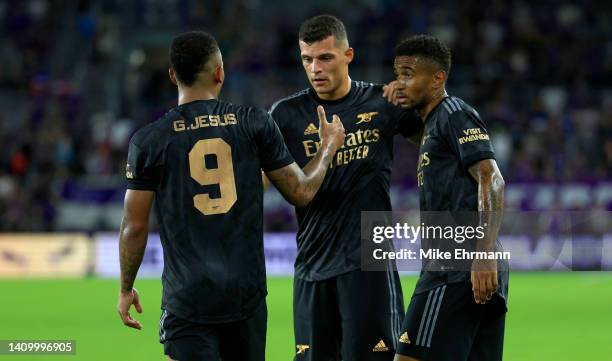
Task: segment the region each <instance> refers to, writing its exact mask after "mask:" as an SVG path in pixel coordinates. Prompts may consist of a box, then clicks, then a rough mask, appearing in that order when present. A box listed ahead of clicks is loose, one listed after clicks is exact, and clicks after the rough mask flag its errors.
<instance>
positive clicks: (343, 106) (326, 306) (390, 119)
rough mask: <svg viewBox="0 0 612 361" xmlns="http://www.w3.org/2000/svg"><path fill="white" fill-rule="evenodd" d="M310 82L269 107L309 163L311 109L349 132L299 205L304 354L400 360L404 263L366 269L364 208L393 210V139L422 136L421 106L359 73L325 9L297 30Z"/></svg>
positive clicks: (297, 290)
mask: <svg viewBox="0 0 612 361" xmlns="http://www.w3.org/2000/svg"><path fill="white" fill-rule="evenodd" d="M299 47H300V53H301V60H302V65H303V67H304V71H305V72H306V76H307V78H308V80H309V82H310V85H311V88H308V89H305V90H302V91H300V92H298V93H296V94H294V95H292V96H289V97H287V98H284V99H281V100H279V101H278V102H276V103H275V104H274V105H273V106H272V108H271V111H270V112H271V114H272V117H273V118H274V120H275V121H276V123H277V124H278V126H279V128H280V131H281V133H282V134H283V137H284V139H285V142H286V143H287V146H288V148H289V151H290V153H291V154H292V155H293V157H294V159H295V160H296V162H297V163H298V165H300V166H301V167H304V166H306V165H307V164H308V162H309V161H310V160H311V159H312V157H313V156H314V155H315V153H316V151H317V149H319V146H320V145H319V142H318V141H317V139H316V134H317V127H316V124H315V123H316V122H315V120H314V118H313V117H312V114H311V112H309V111H308V109H311V108H312V107H315V106H318V105H322V106H323V107H324V108H325V110H326V111H327V112H332V113H334V114H338V115H339V116H340V118H342V122H343V123H344V127H345V129H346V140H345V143H344V145H343V146H342V148H341V149H340V150H339V151H338V153H337V154H336V157H335V158H334V160H333V161H332V164H331V169H330V170H329V171H328V173H327V176H326V178H325V181H324V182H323V185H322V187H321V189H320V191H319V192H318V193H317V195H316V196H315V198H314V199H313V200H312V202H311V203H310V204H308V205H307V206H305V207H304V206H297V207H296V215H297V219H298V231H297V246H298V255H297V258H296V261H295V279H294V301H293V313H294V316H293V317H294V332H295V345H296V350H295V351H296V360H317V361H318V360H345V361H355V360H392V359H393V355H394V353H395V346H396V343H397V340H398V339H399V336H400V335H399V330H400V323H401V319H402V318H403V314H404V306H403V296H402V289H401V286H400V282H399V277H398V274H397V271H396V270H395V269H394V268H393V267H392V266H391V267H389V269H388V272H362V271H361V269H360V268H361V234H360V222H361V211H390V210H391V202H390V199H389V178H390V173H391V162H392V157H393V139H394V136H395V135H396V134H398V133H400V134H402V135H404V136H406V137H418V136H420V133H421V131H422V122H420V120H419V119H418V117H417V115H416V113H415V112H413V111H404V110H402V109H401V108H399V107H395V106H393V105H392V104H389V103H388V102H387V101H386V100H385V98H384V97H383V96H382V95H383V89H382V86H381V85H374V84H372V83H365V82H361V81H353V80H351V78H350V77H349V64H350V63H351V61H352V60H353V56H354V50H353V48H351V47H350V46H349V43H348V39H347V34H346V30H345V27H344V24H343V23H342V22H341V21H340V20H339V19H337V18H336V17H333V16H330V15H319V16H315V17H313V18H311V19H308V20H306V21H305V22H304V23H303V24H302V25H301V28H300V31H299Z"/></svg>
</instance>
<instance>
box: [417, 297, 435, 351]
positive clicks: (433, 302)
mask: <svg viewBox="0 0 612 361" xmlns="http://www.w3.org/2000/svg"><path fill="white" fill-rule="evenodd" d="M439 296H440V287H438V288H436V292H435V293H434V296H433V300H432V302H431V306H430V307H429V312H428V313H427V321H425V331H424V332H423V335H422V336H421V342H420V345H421V346H425V339H426V338H427V335H428V334H429V328H430V327H431V319H432V317H433V314H434V309H435V308H436V306H437V304H438V300H439V299H440V297H439ZM417 344H419V343H418V342H417Z"/></svg>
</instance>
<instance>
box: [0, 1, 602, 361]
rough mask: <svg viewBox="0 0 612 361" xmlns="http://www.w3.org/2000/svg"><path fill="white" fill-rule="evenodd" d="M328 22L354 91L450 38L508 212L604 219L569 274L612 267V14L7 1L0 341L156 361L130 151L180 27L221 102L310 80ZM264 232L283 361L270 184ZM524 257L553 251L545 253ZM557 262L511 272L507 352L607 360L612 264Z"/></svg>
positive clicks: (402, 161)
mask: <svg viewBox="0 0 612 361" xmlns="http://www.w3.org/2000/svg"><path fill="white" fill-rule="evenodd" d="M322 12H325V13H332V14H334V15H337V16H339V17H340V18H341V19H342V20H343V21H344V22H345V24H346V26H347V30H348V35H349V41H350V43H351V46H353V47H354V48H355V52H356V56H355V61H354V62H353V63H352V64H351V67H350V73H351V76H352V78H353V79H356V80H367V81H372V82H380V83H383V82H388V81H389V80H392V78H393V73H392V67H391V64H392V61H393V46H394V44H395V43H396V41H397V40H398V39H400V38H402V37H404V36H407V35H410V34H414V33H422V32H428V33H433V34H435V35H437V36H439V37H441V38H442V39H443V40H444V41H446V42H447V43H448V44H449V45H451V48H452V50H453V66H452V69H451V75H450V80H449V84H448V90H449V93H450V94H453V95H456V96H459V97H461V98H463V99H465V100H466V101H467V102H468V103H471V104H472V105H473V106H475V108H476V109H478V110H479V112H480V114H481V115H482V117H483V119H484V120H485V121H486V122H487V123H488V125H489V128H490V131H491V133H492V138H493V142H494V146H495V148H496V152H497V157H498V159H497V160H498V164H499V165H500V168H501V170H502V173H503V174H504V177H505V179H506V183H507V191H506V208H507V209H508V211H509V212H515V213H516V214H519V213H520V214H523V215H524V214H540V213H537V212H542V211H553V210H554V211H556V212H563V211H574V212H575V211H579V212H583V213H584V212H587V213H592V214H593V215H599V216H598V217H595V216H593V217H591V218H592V219H599V220H600V221H599V222H592V223H594V225H593V227H594V228H592V229H589V231H588V232H587V233H589V232H590V233H593V234H597V235H598V236H599V240H597V241H596V242H600V243H598V244H603V248H602V249H603V250H601V251H600V254H599V256H600V257H599V258H598V259H596V260H595V261H593V257H591V256H588V255H587V256H586V257H583V258H582V259H580V260H579V262H578V263H579V264H577V265H576V267H569V268H574V269H577V268H580V269H591V270H594V269H601V268H604V269H612V236H611V235H610V233H612V231H611V228H610V213H609V211H610V210H611V209H612V137H611V135H612V87H611V84H612V36H611V35H612V11H611V9H610V5H606V4H603V3H599V4H597V3H596V2H594V1H592V2H589V1H573V2H570V1H542V2H531V3H530V2H523V1H513V2H506V1H490V2H487V3H482V2H478V1H462V2H454V1H436V2H427V1H399V0H361V1H334V2H330V1H309V2H297V3H293V2H291V3H290V2H284V1H257V0H244V1H186V0H136V1H119V0H108V1H94V0H92V1H76V0H74V1H71V0H63V1H62V0H58V1H52V0H16V1H8V0H4V1H0V26H1V29H2V31H1V32H0V49H1V54H2V56H1V57H0V107H1V109H2V111H1V112H0V144H2V145H3V152H2V153H1V154H0V231H1V232H2V233H1V234H0V296H1V298H0V305H1V306H2V307H0V339H73V340H76V341H77V356H76V357H74V356H72V357H66V358H65V359H67V360H69V359H82V360H116V359H128V358H129V359H133V360H158V359H159V360H161V359H163V357H162V356H161V346H159V344H157V343H156V342H157V336H156V332H157V321H158V318H159V313H160V312H159V309H158V306H159V300H160V294H161V289H160V282H159V280H158V278H157V277H158V275H159V270H160V267H161V253H160V250H159V247H158V246H157V243H156V242H155V239H156V234H155V233H154V232H155V227H153V229H152V231H153V234H152V236H151V242H150V247H149V248H148V250H147V255H146V257H145V263H144V265H143V268H142V270H141V274H140V275H141V276H149V277H150V278H149V279H142V280H141V279H139V280H138V281H137V286H139V287H140V291H141V293H142V297H143V303H144V308H145V313H144V314H143V315H139V318H140V319H141V320H142V321H143V323H144V326H145V329H144V330H143V331H142V332H140V333H137V332H135V331H133V330H130V329H127V328H125V327H123V326H122V325H121V323H120V321H119V318H118V317H117V315H116V311H115V302H116V293H117V289H118V282H117V280H116V276H117V272H118V267H117V263H116V262H117V259H116V252H117V230H118V226H119V222H120V218H121V209H122V199H123V194H124V178H123V173H124V167H125V156H126V150H127V141H128V140H129V137H130V136H131V134H133V132H134V131H135V130H136V129H138V128H139V127H141V126H142V125H144V124H147V123H148V122H151V121H153V120H154V119H155V118H156V117H157V116H159V115H161V114H163V113H164V112H165V111H166V110H167V109H168V108H170V107H172V106H173V105H174V104H175V102H176V94H175V89H174V88H173V87H172V86H171V84H170V83H169V81H168V80H167V75H166V74H167V65H168V60H167V48H168V44H169V42H170V41H171V39H172V37H173V36H174V35H176V34H177V33H179V32H181V31H183V30H187V29H204V30H207V31H210V32H212V33H213V34H214V35H215V36H216V37H217V39H218V41H219V44H220V46H221V48H222V52H223V55H224V61H225V69H226V72H227V79H226V84H225V85H224V89H223V92H222V94H221V98H222V99H224V100H229V101H232V102H236V103H245V104H251V105H256V106H261V107H269V106H270V105H271V104H272V103H273V102H274V101H275V100H277V99H279V98H281V97H284V96H286V95H289V94H292V93H294V92H296V91H297V90H300V89H303V88H304V87H306V86H307V81H306V78H305V76H304V74H303V71H302V69H301V65H300V62H299V57H298V48H297V41H296V37H297V30H298V27H299V24H300V23H301V22H302V21H303V20H304V19H306V18H307V17H309V16H312V15H315V14H318V13H322ZM416 159H417V149H416V148H415V147H413V146H411V145H408V144H406V143H405V142H403V141H401V140H399V139H398V140H397V143H396V155H395V161H394V170H393V181H392V200H393V203H394V208H395V209H400V210H414V209H417V208H418V193H417V189H416V187H415V179H416V174H415V173H416ZM527 212H531V213H527ZM525 218H529V217H525ZM601 220H603V221H601ZM153 224H154V222H153ZM524 227H526V225H519V226H517V227H516V229H518V230H521V229H524ZM544 228H546V227H544ZM265 229H266V232H267V235H266V246H267V249H266V254H267V257H268V260H269V261H270V264H269V268H268V270H269V274H270V281H269V283H270V290H269V291H270V295H269V297H268V301H269V312H270V317H269V330H268V336H269V337H268V358H267V359H269V360H273V361H275V360H288V359H291V357H292V354H293V353H294V348H293V347H294V346H293V341H292V325H291V276H290V272H291V259H292V257H293V255H294V253H292V252H294V247H295V246H294V241H293V239H292V232H294V231H295V220H294V217H293V213H292V209H291V208H290V207H289V206H288V204H287V203H286V202H285V201H284V200H282V198H281V197H280V196H279V195H278V193H277V192H275V191H274V190H269V191H268V192H267V193H266V198H265ZM543 232H544V233H545V230H544V231H543ZM544 233H543V234H544ZM553 238H554V237H553ZM591 238H592V237H591ZM592 241H593V240H592V239H591V240H590V241H589V240H585V242H592ZM552 242H553V243H554V242H555V240H554V239H553V240H552ZM606 245H608V248H606ZM528 251H529V252H533V254H532V255H531V256H533V257H535V258H537V257H540V256H542V254H539V253H538V243H537V242H535V244H533V243H532V244H531V246H530V248H529V249H528ZM540 253H541V252H540ZM574 258H576V257H574ZM529 259H532V258H529ZM585 259H586V261H585ZM548 266H550V265H543V264H542V263H537V262H532V263H530V262H526V263H524V264H521V266H520V267H518V269H517V272H516V273H515V274H513V276H512V277H511V283H510V288H511V292H510V313H509V314H508V327H507V334H506V335H507V336H506V348H505V359H506V360H517V361H523V360H553V359H554V360H574V359H579V360H593V361H595V360H597V361H599V360H612V344H610V342H609V341H610V336H612V326H611V325H612V276H611V275H610V273H607V272H594V271H590V272H576V271H574V272H562V271H560V270H559V268H556V269H555V270H556V271H555V272H545V270H547V269H549V268H554V267H548ZM561 268H563V267H561ZM519 271H520V272H519ZM403 282H404V286H405V287H404V292H405V294H406V300H408V297H409V296H410V293H411V290H412V287H413V284H414V282H415V278H414V276H411V275H406V276H404V277H403ZM237 347H239V345H237ZM40 358H44V357H41V356H37V357H32V359H40ZM4 359H7V360H8V359H12V356H2V355H0V360H4ZM18 359H19V360H26V359H28V356H20V357H19V358H18ZM53 359H63V357H59V356H54V357H53Z"/></svg>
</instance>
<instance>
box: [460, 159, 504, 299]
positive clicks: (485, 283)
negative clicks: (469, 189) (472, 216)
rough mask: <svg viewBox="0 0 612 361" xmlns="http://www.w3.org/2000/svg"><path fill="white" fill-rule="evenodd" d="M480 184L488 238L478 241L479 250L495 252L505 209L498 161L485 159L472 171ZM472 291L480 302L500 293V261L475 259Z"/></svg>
mask: <svg viewBox="0 0 612 361" xmlns="http://www.w3.org/2000/svg"><path fill="white" fill-rule="evenodd" d="M468 171H469V172H470V174H471V175H472V177H473V178H474V179H475V180H476V181H477V182H478V213H479V215H480V218H481V219H480V223H481V226H484V228H485V230H484V235H485V236H484V238H482V239H480V240H479V241H478V244H477V245H476V246H477V250H478V251H485V252H489V251H494V250H495V242H496V240H497V235H498V233H499V228H500V226H501V219H502V213H503V210H504V186H505V183H504V178H503V177H502V175H501V172H500V171H499V168H498V167H497V163H496V162H495V160H494V159H483V160H480V161H478V162H476V163H474V164H473V165H472V166H470V167H469V168H468ZM471 279H472V289H473V291H474V299H475V300H476V303H485V302H486V301H488V300H490V299H491V297H492V295H493V294H494V293H495V291H496V290H497V286H498V285H497V261H495V260H474V262H473V264H472V275H471Z"/></svg>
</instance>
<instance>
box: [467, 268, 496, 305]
mask: <svg viewBox="0 0 612 361" xmlns="http://www.w3.org/2000/svg"><path fill="white" fill-rule="evenodd" d="M471 281H472V291H473V292H474V301H476V303H478V304H485V303H486V302H487V301H489V300H490V299H491V297H493V294H495V291H497V286H498V285H497V261H496V260H494V259H493V260H482V259H477V260H474V262H473V263H472V275H471Z"/></svg>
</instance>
